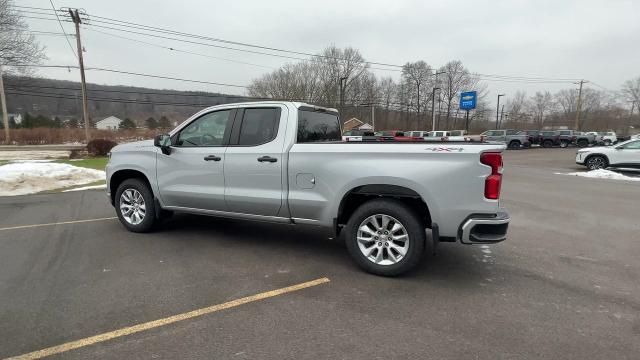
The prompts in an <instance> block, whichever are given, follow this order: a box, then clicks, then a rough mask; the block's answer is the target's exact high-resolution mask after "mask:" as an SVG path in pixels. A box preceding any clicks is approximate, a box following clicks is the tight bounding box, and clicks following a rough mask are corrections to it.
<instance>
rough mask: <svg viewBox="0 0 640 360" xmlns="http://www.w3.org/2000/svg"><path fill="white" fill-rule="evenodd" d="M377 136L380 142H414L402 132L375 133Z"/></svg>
mask: <svg viewBox="0 0 640 360" xmlns="http://www.w3.org/2000/svg"><path fill="white" fill-rule="evenodd" d="M375 136H377V137H378V139H380V141H413V138H412V137H411V136H409V135H405V133H404V131H400V130H386V131H378V132H376V133H375Z"/></svg>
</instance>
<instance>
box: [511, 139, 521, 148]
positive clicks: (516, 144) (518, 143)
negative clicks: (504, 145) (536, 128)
mask: <svg viewBox="0 0 640 360" xmlns="http://www.w3.org/2000/svg"><path fill="white" fill-rule="evenodd" d="M509 149H512V150H516V149H520V141H518V140H513V141H512V142H510V143H509Z"/></svg>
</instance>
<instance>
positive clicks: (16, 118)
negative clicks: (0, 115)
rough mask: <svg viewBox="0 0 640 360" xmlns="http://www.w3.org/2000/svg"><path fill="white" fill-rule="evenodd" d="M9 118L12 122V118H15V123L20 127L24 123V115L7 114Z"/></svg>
mask: <svg viewBox="0 0 640 360" xmlns="http://www.w3.org/2000/svg"><path fill="white" fill-rule="evenodd" d="M7 117H8V118H9V120H11V118H13V121H14V122H15V123H16V124H17V125H20V124H21V123H22V114H12V113H7Z"/></svg>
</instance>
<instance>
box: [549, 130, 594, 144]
mask: <svg viewBox="0 0 640 360" xmlns="http://www.w3.org/2000/svg"><path fill="white" fill-rule="evenodd" d="M558 135H559V136H560V147H567V146H569V145H576V146H578V147H587V146H589V145H591V144H595V143H596V137H595V136H594V135H588V134H583V133H581V132H580V131H575V130H558Z"/></svg>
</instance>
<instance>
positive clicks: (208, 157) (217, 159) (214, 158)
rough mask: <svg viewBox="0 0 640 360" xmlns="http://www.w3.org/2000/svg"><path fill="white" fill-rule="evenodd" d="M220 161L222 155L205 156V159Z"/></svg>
mask: <svg viewBox="0 0 640 360" xmlns="http://www.w3.org/2000/svg"><path fill="white" fill-rule="evenodd" d="M212 160H213V161H220V160H222V158H221V157H220V156H215V155H208V156H205V157H204V161H212Z"/></svg>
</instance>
